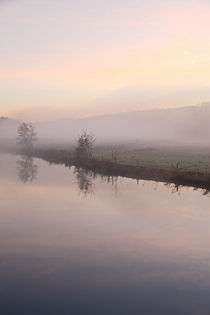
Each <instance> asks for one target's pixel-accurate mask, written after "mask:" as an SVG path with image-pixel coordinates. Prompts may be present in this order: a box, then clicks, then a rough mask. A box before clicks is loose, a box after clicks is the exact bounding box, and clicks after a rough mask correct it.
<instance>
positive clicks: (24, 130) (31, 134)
mask: <svg viewBox="0 0 210 315" xmlns="http://www.w3.org/2000/svg"><path fill="white" fill-rule="evenodd" d="M36 140H37V136H36V132H35V129H34V126H33V125H32V124H31V123H25V122H23V123H22V124H21V125H20V126H19V127H18V130H17V143H18V144H19V145H20V146H21V147H22V148H24V149H27V150H29V149H32V147H33V145H34V142H35V141H36Z"/></svg>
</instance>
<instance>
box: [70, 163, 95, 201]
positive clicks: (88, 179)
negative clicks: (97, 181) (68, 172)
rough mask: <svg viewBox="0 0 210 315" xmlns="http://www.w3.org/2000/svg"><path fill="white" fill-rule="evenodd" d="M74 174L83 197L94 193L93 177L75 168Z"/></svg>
mask: <svg viewBox="0 0 210 315" xmlns="http://www.w3.org/2000/svg"><path fill="white" fill-rule="evenodd" d="M74 174H75V175H76V179H77V184H78V187H79V190H80V192H81V193H83V194H84V195H87V194H92V193H93V192H94V186H93V180H94V178H95V175H94V174H93V173H92V172H90V171H87V170H85V169H83V168H81V167H75V169H74Z"/></svg>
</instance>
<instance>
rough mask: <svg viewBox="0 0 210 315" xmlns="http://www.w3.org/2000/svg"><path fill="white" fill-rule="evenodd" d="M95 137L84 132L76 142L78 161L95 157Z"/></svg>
mask: <svg viewBox="0 0 210 315" xmlns="http://www.w3.org/2000/svg"><path fill="white" fill-rule="evenodd" d="M95 140H96V139H95V137H94V135H93V134H92V133H87V132H86V131H83V132H82V133H81V134H80V135H79V136H78V138H77V140H76V159H77V160H84V159H90V158H92V156H93V149H94V143H95Z"/></svg>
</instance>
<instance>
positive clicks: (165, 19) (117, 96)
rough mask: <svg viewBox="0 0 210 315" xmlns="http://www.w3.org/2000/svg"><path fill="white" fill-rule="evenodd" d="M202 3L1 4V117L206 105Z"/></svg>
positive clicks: (209, 55) (208, 10)
mask: <svg viewBox="0 0 210 315" xmlns="http://www.w3.org/2000/svg"><path fill="white" fill-rule="evenodd" d="M209 16H210V3H209V2H208V1H195V0H194V1H190V2H189V1H176V0H174V1H171V0H168V1H165V2H164V4H163V1H159V0H150V1H147V2H146V1H141V3H139V1H129V2H128V1H118V0H114V1H106V2H101V3H100V5H99V3H98V2H96V1H95V0H89V1H81V0H80V1H79V2H77V3H76V4H75V3H74V2H71V1H67V0H62V1H57V0H53V1H49V0H46V1H45V2H44V4H43V2H42V1H41V0H36V1H35V0H31V1H30V3H29V2H28V1H26V0H20V1H9V0H8V1H4V2H2V4H0V19H1V38H2V39H3V40H2V43H1V44H2V45H1V46H2V49H1V51H0V55H1V56H0V57H1V58H0V99H1V101H0V102H1V103H0V115H6V116H13V117H18V118H27V119H51V118H56V117H66V115H68V116H69V117H78V116H79V117H81V116H82V117H84V116H90V115H95V114H103V113H113V112H119V111H129V110H133V109H135V110H136V109H139V110H140V109H145V108H156V107H158V108H159V107H176V106H187V105H195V104H198V103H201V102H207V101H210V88H209V86H210V79H209V78H210V32H209V30H210V20H209Z"/></svg>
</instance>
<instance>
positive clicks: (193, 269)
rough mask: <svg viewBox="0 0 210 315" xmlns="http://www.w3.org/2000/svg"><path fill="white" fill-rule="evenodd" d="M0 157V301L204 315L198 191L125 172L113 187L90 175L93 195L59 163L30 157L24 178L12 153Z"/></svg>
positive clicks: (205, 201)
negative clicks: (34, 168)
mask: <svg viewBox="0 0 210 315" xmlns="http://www.w3.org/2000/svg"><path fill="white" fill-rule="evenodd" d="M6 160H7V161H9V164H8V165H7V163H5V161H6ZM0 162H1V165H4V171H2V169H1V171H0V173H4V176H3V178H2V177H0V178H1V180H0V195H1V205H0V248H1V251H0V258H1V259H0V261H1V263H0V266H1V267H0V280H1V304H0V307H2V309H4V310H10V311H9V314H13V313H14V314H16V313H15V311H14V310H15V308H16V310H22V313H21V314H46V312H47V311H48V312H49V314H58V313H59V314H69V312H66V309H68V310H71V311H72V313H71V314H84V313H85V314H118V313H119V314H138V312H140V311H142V312H146V310H147V311H148V310H149V311H150V313H148V314H168V312H169V310H170V314H182V313H184V314H202V312H201V311H203V312H204V314H206V313H205V311H206V310H207V309H208V308H209V307H210V304H209V299H208V296H209V290H210V285H209V284H210V282H209V281H210V250H209V239H210V237H209V236H210V231H209V220H210V212H209V203H210V201H209V198H208V197H206V196H205V197H204V196H202V194H201V192H199V191H192V190H191V189H186V188H185V189H182V191H181V193H180V195H178V194H171V193H170V191H169V190H168V188H166V187H165V186H164V185H163V184H159V185H158V187H157V189H156V190H154V187H155V185H154V184H153V183H145V185H144V186H143V185H142V183H141V182H140V184H139V185H136V182H135V181H133V180H126V179H120V181H119V183H118V193H117V194H115V193H114V192H113V188H112V187H111V186H110V185H108V184H107V183H105V182H102V180H101V179H98V180H97V181H96V183H95V192H94V194H93V195H87V196H86V198H85V197H84V196H83V195H79V193H78V188H77V186H76V185H77V182H76V179H75V178H74V177H73V175H72V171H70V170H68V169H66V168H64V167H62V166H50V167H49V166H48V164H47V163H46V162H43V161H39V160H36V164H37V165H38V166H39V177H38V178H37V179H36V180H35V181H34V182H33V183H29V184H28V185H25V184H23V183H21V182H18V181H17V180H16V179H15V176H16V175H17V174H15V172H14V173H13V177H12V175H11V173H10V170H11V169H13V167H14V165H15V158H12V157H11V156H10V157H7V156H6V155H5V156H3V157H2V156H1V157H0ZM7 171H8V177H6V173H7ZM26 297H27V302H26ZM195 297H197V299H195ZM11 299H13V301H14V303H13V304H12V306H11V304H10V303H9V300H11ZM43 300H44V301H45V302H42V301H43ZM151 300H152V301H153V303H151ZM2 301H3V302H2ZM25 303H26V304H27V305H26V304H25ZM24 306H27V312H26V311H23V308H24ZM32 307H33V311H32ZM99 307H101V309H100V310H99ZM11 308H13V309H11ZM56 309H57V311H56ZM171 309H173V312H172V311H171ZM0 310H1V309H0ZM58 310H59V311H58ZM85 310H86V311H85ZM155 310H156V312H155ZM62 311H63V312H62ZM152 311H153V313H152ZM12 312H13V313H12ZM24 312H25V313H24ZM33 312H34V313H33ZM56 312H57V313H56ZM5 314H7V313H6V312H5Z"/></svg>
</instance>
